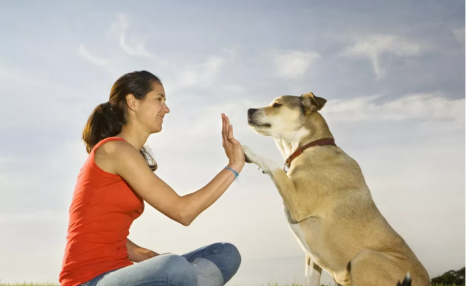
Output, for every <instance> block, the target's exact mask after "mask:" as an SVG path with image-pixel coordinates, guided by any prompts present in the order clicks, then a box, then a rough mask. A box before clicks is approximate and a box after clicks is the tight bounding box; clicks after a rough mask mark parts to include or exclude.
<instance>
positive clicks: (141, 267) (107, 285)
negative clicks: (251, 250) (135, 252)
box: [80, 243, 241, 286]
mask: <svg viewBox="0 0 466 286" xmlns="http://www.w3.org/2000/svg"><path fill="white" fill-rule="evenodd" d="M240 264H241V255H240V254H239V251H238V249H237V248H236V247H235V246H234V245H233V244H231V243H214V244H211V245H207V246H204V247H201V248H198V249H196V250H194V251H191V252H188V253H186V254H183V255H177V254H163V255H158V256H155V257H152V258H149V259H147V260H144V261H141V262H139V263H135V264H133V265H129V266H126V267H122V268H119V269H114V270H110V271H108V272H104V273H102V274H100V275H98V276H96V277H94V278H93V279H91V280H89V281H88V282H86V283H84V284H81V285H80V286H120V285H122V286H123V285H125V286H159V285H160V286H168V285H169V286H203V285H198V281H214V280H215V281H221V282H213V283H217V284H215V285H225V284H226V283H227V282H228V281H229V280H230V279H231V277H233V275H234V274H235V273H236V272H237V271H238V268H239V266H240ZM204 265H206V266H205V267H204ZM196 266H198V267H197V268H196ZM203 267H204V268H203ZM214 268H215V269H214ZM220 273H221V274H220ZM209 275H210V276H209ZM215 275H216V277H214V276H215ZM201 276H202V278H201ZM219 276H220V277H219ZM222 282H223V283H222ZM200 283H202V284H206V285H214V284H209V283H210V282H207V283H205V282H200Z"/></svg>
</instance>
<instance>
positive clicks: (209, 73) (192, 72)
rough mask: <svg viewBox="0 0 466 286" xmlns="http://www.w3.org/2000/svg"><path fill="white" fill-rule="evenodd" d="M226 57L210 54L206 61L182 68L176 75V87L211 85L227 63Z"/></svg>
mask: <svg viewBox="0 0 466 286" xmlns="http://www.w3.org/2000/svg"><path fill="white" fill-rule="evenodd" d="M225 63H226V59H225V58H223V57H220V56H210V57H208V58H207V60H206V61H205V62H204V63H200V64H191V65H188V66H185V67H183V68H181V69H180V70H181V71H180V72H179V73H178V74H177V75H176V83H175V86H176V88H183V87H187V86H193V85H198V86H202V85H206V84H207V85H210V84H212V83H214V81H215V79H216V78H217V75H218V73H219V72H220V70H221V69H222V67H223V66H224V65H225Z"/></svg>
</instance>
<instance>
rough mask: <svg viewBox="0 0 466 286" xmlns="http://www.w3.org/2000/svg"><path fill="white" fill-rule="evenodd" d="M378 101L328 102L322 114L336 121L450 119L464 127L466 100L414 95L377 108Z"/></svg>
mask: <svg viewBox="0 0 466 286" xmlns="http://www.w3.org/2000/svg"><path fill="white" fill-rule="evenodd" d="M379 97H380V96H378V95H375V96H369V97H360V98H355V99H349V100H340V99H336V100H329V101H328V102H327V104H326V105H325V108H324V109H322V113H323V114H325V116H327V117H328V118H332V120H337V121H352V122H355V121H363V120H396V121H401V120H410V119H421V120H443V119H447V120H452V121H454V122H456V123H459V124H462V125H463V126H464V105H465V100H464V98H462V99H449V98H446V97H441V96H440V95H438V94H411V95H407V96H405V97H402V98H398V99H395V100H392V101H388V102H385V103H380V104H378V103H376V102H375V100H376V99H377V98H379Z"/></svg>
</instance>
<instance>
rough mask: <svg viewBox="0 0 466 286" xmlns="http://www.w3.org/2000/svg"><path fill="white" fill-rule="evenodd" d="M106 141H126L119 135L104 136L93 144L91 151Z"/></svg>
mask: <svg viewBox="0 0 466 286" xmlns="http://www.w3.org/2000/svg"><path fill="white" fill-rule="evenodd" d="M108 141H126V140H125V139H123V138H121V137H116V136H113V137H107V138H104V139H102V140H100V141H99V142H98V143H97V144H95V145H94V148H92V151H91V153H92V152H94V150H96V149H97V148H99V147H100V146H101V145H102V144H104V143H106V142H108Z"/></svg>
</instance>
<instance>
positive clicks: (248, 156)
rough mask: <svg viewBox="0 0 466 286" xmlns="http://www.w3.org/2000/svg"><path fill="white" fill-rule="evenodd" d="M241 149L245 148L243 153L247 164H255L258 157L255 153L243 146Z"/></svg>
mask: <svg viewBox="0 0 466 286" xmlns="http://www.w3.org/2000/svg"><path fill="white" fill-rule="evenodd" d="M241 147H243V153H244V157H245V161H246V163H255V159H256V157H257V155H256V154H254V152H252V150H251V149H250V148H249V147H248V146H245V145H241Z"/></svg>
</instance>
